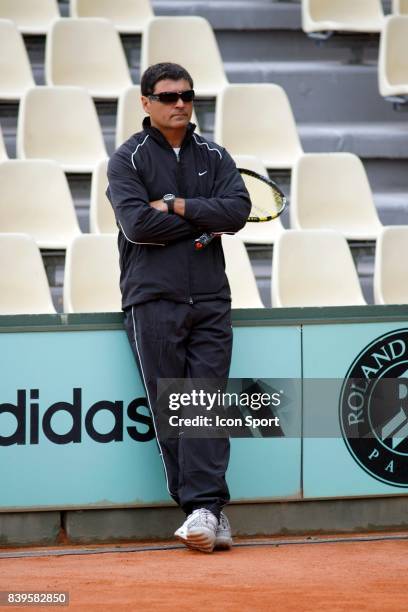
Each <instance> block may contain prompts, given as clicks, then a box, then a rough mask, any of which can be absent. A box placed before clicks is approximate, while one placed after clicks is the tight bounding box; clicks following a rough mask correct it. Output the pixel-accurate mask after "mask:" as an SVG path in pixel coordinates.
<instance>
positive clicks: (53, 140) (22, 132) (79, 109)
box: [17, 87, 107, 172]
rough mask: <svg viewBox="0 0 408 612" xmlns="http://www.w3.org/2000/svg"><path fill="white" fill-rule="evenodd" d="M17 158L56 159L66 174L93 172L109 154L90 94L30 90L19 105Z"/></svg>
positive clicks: (61, 89) (69, 90)
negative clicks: (97, 164) (98, 163)
mask: <svg viewBox="0 0 408 612" xmlns="http://www.w3.org/2000/svg"><path fill="white" fill-rule="evenodd" d="M85 135H86V137H85ZM17 156H18V157H19V158H21V159H30V158H39V159H53V160H55V161H56V162H58V163H59V164H60V165H61V166H62V167H63V168H64V170H65V171H67V172H92V170H93V167H94V165H95V164H96V163H97V162H98V161H99V160H100V159H105V158H106V157H107V152H106V149H105V144H104V141H103V136H102V131H101V126H100V124H99V120H98V116H97V113H96V110H95V106H94V103H93V102H92V99H91V97H90V95H89V94H88V93H87V91H86V90H85V89H82V88H80V87H35V88H33V89H30V90H28V92H27V93H26V94H25V96H24V97H23V98H22V100H21V103H20V109H19V115H18V128H17Z"/></svg>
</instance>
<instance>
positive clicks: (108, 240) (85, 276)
mask: <svg viewBox="0 0 408 612" xmlns="http://www.w3.org/2000/svg"><path fill="white" fill-rule="evenodd" d="M119 277H120V270H119V252H118V247H117V235H116V234H105V235H96V234H83V235H82V236H79V237H77V238H75V239H74V240H73V241H72V243H71V244H70V246H69V247H68V249H67V256H66V260H65V279H64V312H118V311H120V310H121V294H120V289H119Z"/></svg>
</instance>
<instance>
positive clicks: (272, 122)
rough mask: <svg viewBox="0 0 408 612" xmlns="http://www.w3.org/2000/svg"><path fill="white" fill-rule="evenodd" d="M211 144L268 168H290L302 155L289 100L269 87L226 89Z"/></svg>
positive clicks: (220, 100)
mask: <svg viewBox="0 0 408 612" xmlns="http://www.w3.org/2000/svg"><path fill="white" fill-rule="evenodd" d="M260 100H261V101H262V103H260ZM255 109H256V110H255ZM214 140H215V142H217V143H219V144H220V145H222V146H224V147H226V148H227V150H228V151H229V152H230V153H231V154H233V155H255V156H256V157H259V158H260V159H261V160H262V161H263V163H264V165H265V166H266V167H267V168H274V169H288V168H292V166H293V165H294V163H295V162H296V160H297V159H298V157H299V156H300V155H301V154H302V146H301V144H300V140H299V136H298V133H297V128H296V124H295V120H294V117H293V113H292V109H291V107H290V103H289V100H288V97H287V95H286V93H285V91H284V90H283V89H282V87H280V86H279V85H274V84H272V83H260V84H250V85H229V86H228V87H225V88H224V89H223V91H222V92H221V94H220V95H219V97H218V100H217V106H216V112H215V133H214Z"/></svg>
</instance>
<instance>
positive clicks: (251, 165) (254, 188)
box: [234, 155, 285, 244]
mask: <svg viewBox="0 0 408 612" xmlns="http://www.w3.org/2000/svg"><path fill="white" fill-rule="evenodd" d="M234 161H235V163H236V164H237V167H238V168H246V169H247V170H253V171H254V172H257V173H258V174H262V175H263V176H268V171H267V169H266V168H265V166H264V164H263V163H262V161H261V160H260V159H258V158H257V157H255V156H253V155H234ZM242 178H243V179H244V181H245V185H246V188H247V189H248V192H249V195H250V198H251V202H252V204H253V205H256V204H257V203H259V206H261V207H262V202H264V203H265V205H267V201H268V200H269V199H270V198H273V195H272V191H271V189H270V188H269V187H268V186H267V185H266V184H265V183H262V182H261V181H259V180H257V179H254V178H252V177H250V176H247V175H245V174H243V175H242ZM284 231H285V229H284V227H283V225H282V222H281V220H280V218H279V217H278V218H277V219H274V220H273V221H268V222H267V223H247V224H246V225H245V227H244V228H242V230H240V231H239V232H237V234H236V236H238V237H239V238H241V240H243V241H244V242H246V243H247V244H273V243H274V242H275V240H276V238H277V237H278V236H279V235H280V234H281V233H282V232H284Z"/></svg>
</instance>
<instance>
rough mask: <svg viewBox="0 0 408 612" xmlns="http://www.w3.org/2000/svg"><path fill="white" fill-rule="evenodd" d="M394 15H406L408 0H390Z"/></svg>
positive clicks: (407, 13) (407, 12)
mask: <svg viewBox="0 0 408 612" xmlns="http://www.w3.org/2000/svg"><path fill="white" fill-rule="evenodd" d="M392 12H393V13H394V15H408V0H392Z"/></svg>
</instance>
